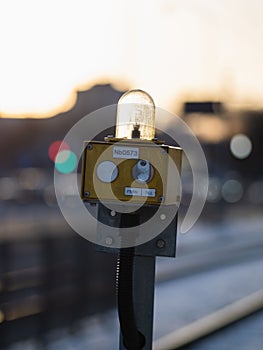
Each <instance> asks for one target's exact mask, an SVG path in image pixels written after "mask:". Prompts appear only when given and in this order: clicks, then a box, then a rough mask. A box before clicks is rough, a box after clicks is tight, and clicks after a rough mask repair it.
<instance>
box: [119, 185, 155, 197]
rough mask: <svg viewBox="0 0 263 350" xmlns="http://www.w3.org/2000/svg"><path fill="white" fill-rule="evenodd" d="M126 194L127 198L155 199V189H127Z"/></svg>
mask: <svg viewBox="0 0 263 350" xmlns="http://www.w3.org/2000/svg"><path fill="white" fill-rule="evenodd" d="M124 193H125V195H126V196H139V197H155V189H153V188H139V187H125V192H124Z"/></svg>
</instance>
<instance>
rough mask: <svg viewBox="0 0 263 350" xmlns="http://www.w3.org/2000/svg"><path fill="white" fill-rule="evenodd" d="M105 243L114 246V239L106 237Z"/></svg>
mask: <svg viewBox="0 0 263 350" xmlns="http://www.w3.org/2000/svg"><path fill="white" fill-rule="evenodd" d="M105 243H106V244H107V245H112V243H113V239H112V238H111V237H106V238H105Z"/></svg>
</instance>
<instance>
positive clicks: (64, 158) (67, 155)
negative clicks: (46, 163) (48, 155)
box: [55, 150, 77, 174]
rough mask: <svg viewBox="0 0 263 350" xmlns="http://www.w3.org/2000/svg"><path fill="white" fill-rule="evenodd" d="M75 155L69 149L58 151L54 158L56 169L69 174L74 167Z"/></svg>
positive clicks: (75, 164)
mask: <svg viewBox="0 0 263 350" xmlns="http://www.w3.org/2000/svg"><path fill="white" fill-rule="evenodd" d="M76 166H77V157H76V155H75V153H74V152H72V151H69V150H63V151H59V152H58V154H57V156H56V158H55V167H56V169H57V170H58V171H59V172H60V173H63V174H69V173H71V172H72V171H74V170H75V169H76Z"/></svg>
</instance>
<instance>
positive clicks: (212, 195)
mask: <svg viewBox="0 0 263 350" xmlns="http://www.w3.org/2000/svg"><path fill="white" fill-rule="evenodd" d="M220 199H221V184H220V181H219V179H218V178H216V177H211V178H210V179H209V187H208V193H207V202H210V203H216V202H219V201H220Z"/></svg>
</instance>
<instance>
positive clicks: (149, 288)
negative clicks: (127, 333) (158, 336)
mask: <svg viewBox="0 0 263 350" xmlns="http://www.w3.org/2000/svg"><path fill="white" fill-rule="evenodd" d="M154 284H155V256H139V255H135V257H134V271H133V305H134V312H135V319H136V325H137V328H138V330H139V331H140V332H141V333H142V334H143V335H144V337H145V341H146V342H145V347H144V349H143V350H152V338H153V306H154ZM119 349H120V350H126V347H124V345H123V342H122V335H120V347H119Z"/></svg>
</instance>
